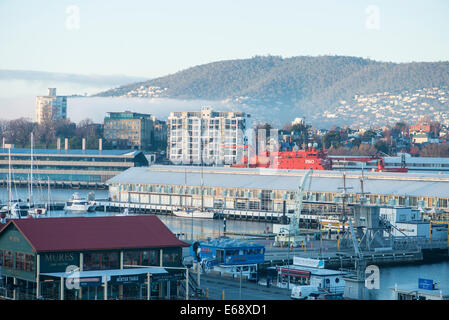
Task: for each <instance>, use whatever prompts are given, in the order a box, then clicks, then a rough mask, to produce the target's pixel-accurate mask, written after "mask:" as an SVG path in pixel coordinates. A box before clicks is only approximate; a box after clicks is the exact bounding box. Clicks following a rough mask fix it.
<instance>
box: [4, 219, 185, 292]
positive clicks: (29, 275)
mask: <svg viewBox="0 0 449 320" xmlns="http://www.w3.org/2000/svg"><path fill="white" fill-rule="evenodd" d="M188 246H189V244H188V243H185V242H183V241H181V240H179V239H178V238H177V237H176V236H175V235H174V234H173V233H172V232H171V231H170V230H169V229H168V228H167V227H166V226H165V225H164V224H163V223H162V222H161V220H160V219H159V218H158V217H156V216H119V217H70V218H40V219H15V220H10V221H8V222H7V223H6V224H3V225H1V226H0V264H1V266H2V269H1V270H2V276H3V280H2V281H3V283H1V284H0V287H3V288H4V290H3V292H2V291H0V296H4V297H7V298H14V299H33V298H39V297H44V298H50V299H55V298H59V299H64V298H69V299H98V298H99V296H101V297H102V298H103V299H104V298H105V297H108V298H111V297H113V298H117V297H118V298H124V297H128V298H129V297H132V298H136V297H138V296H141V295H142V287H145V286H146V287H147V291H148V294H149V296H148V298H151V295H155V294H156V295H157V296H158V297H170V296H171V297H173V296H176V295H177V294H178V292H177V284H179V280H180V279H181V278H182V277H183V275H184V273H183V272H184V271H182V270H178V269H171V268H182V248H183V247H188ZM133 266H136V267H133ZM137 266H139V267H137ZM166 267H170V268H169V269H166ZM173 270H175V271H173ZM176 270H177V271H176ZM73 272H75V273H73ZM74 275H75V276H74ZM75 278H76V279H78V280H76V281H75V282H74V281H73V279H75ZM158 279H159V280H158ZM151 280H153V281H151ZM70 283H71V284H70ZM148 283H150V286H148ZM150 288H151V290H150ZM10 295H12V296H10Z"/></svg>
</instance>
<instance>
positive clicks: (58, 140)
mask: <svg viewBox="0 0 449 320" xmlns="http://www.w3.org/2000/svg"><path fill="white" fill-rule="evenodd" d="M56 148H57V149H58V150H61V138H58V139H57V140H56Z"/></svg>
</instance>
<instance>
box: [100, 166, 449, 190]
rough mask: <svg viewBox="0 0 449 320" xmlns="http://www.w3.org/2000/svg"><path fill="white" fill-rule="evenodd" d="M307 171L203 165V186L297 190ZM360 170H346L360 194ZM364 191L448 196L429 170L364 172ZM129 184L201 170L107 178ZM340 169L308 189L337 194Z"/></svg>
mask: <svg viewBox="0 0 449 320" xmlns="http://www.w3.org/2000/svg"><path fill="white" fill-rule="evenodd" d="M305 172H306V170H285V169H247V168H226V167H204V168H203V174H202V175H203V179H202V180H203V184H204V187H223V188H239V189H268V190H285V191H296V190H297V188H298V185H299V183H300V181H301V178H302V176H303V175H304V174H305ZM361 178H362V176H361V173H359V172H354V171H353V172H348V173H346V187H348V188H351V189H350V192H349V193H354V194H355V193H361V191H362V190H361V183H360V179H361ZM363 179H364V192H365V193H371V194H385V195H390V194H393V195H405V196H426V197H428V196H430V197H443V198H447V197H449V192H448V190H449V176H447V175H439V174H432V173H390V172H369V173H368V172H365V173H364V176H363ZM107 183H108V184H113V183H119V184H122V183H129V184H144V185H145V184H156V185H178V186H183V185H185V184H187V185H188V186H201V169H200V168H199V167H185V166H150V167H134V168H130V169H127V170H126V171H124V172H122V173H120V174H118V175H117V176H115V177H113V178H112V179H110V180H108V181H107ZM343 184H344V182H343V172H341V171H325V170H322V171H313V172H312V174H311V175H310V177H309V180H308V182H307V184H306V190H307V191H314V192H332V193H340V192H341V188H342V187H343Z"/></svg>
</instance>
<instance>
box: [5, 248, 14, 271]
mask: <svg viewBox="0 0 449 320" xmlns="http://www.w3.org/2000/svg"><path fill="white" fill-rule="evenodd" d="M3 266H5V267H6V268H13V267H14V265H13V258H12V251H9V250H5V251H4V252H3Z"/></svg>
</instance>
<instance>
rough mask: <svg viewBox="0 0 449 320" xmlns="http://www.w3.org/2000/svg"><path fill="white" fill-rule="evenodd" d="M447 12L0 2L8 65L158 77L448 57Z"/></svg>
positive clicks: (409, 1) (358, 3)
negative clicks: (226, 66) (220, 63)
mask: <svg viewBox="0 0 449 320" xmlns="http://www.w3.org/2000/svg"><path fill="white" fill-rule="evenodd" d="M72 5H75V6H76V7H77V8H79V29H75V30H70V29H69V28H67V27H66V22H67V21H69V22H71V21H72V22H73V21H76V19H75V20H74V19H73V17H74V16H73V14H71V13H66V9H67V8H68V7H69V6H72ZM369 6H375V8H377V9H378V13H379V16H378V17H379V19H378V21H379V24H378V27H379V28H378V29H370V28H367V27H366V23H367V21H372V20H369V19H373V15H372V13H371V14H370V13H367V11H366V10H367V8H368V7H369ZM370 12H372V11H370ZM448 17H449V1H447V0H427V1H424V0H420V1H415V0H394V1H393V0H370V1H365V0H346V1H345V0H323V1H299V0H292V1H288V0H276V1H273V0H269V1H266V0H240V1H235V0H222V1H214V0H190V1H187V0H163V1H161V0H159V1H150V0H147V1H138V0H120V1H117V0H113V1H111V0H109V1H106V0H104V1H100V0H85V1H82V0H71V1H66V0H36V1H29V0H0V69H23V70H39V71H51V72H68V73H82V74H104V75H111V74H126V75H131V76H143V77H149V78H150V77H157V76H163V75H166V74H169V73H174V72H176V71H179V70H181V69H184V68H187V67H191V66H194V65H199V64H203V63H208V62H213V61H217V60H223V59H237V58H250V57H252V56H254V55H266V54H272V55H281V56H283V57H290V56H298V55H314V56H315V55H326V54H337V55H350V56H359V57H370V58H371V59H375V60H381V61H394V62H409V61H441V60H446V61H447V60H449V19H448ZM374 19H375V17H374ZM71 25H73V23H72V24H71ZM75 25H76V24H75Z"/></svg>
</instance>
